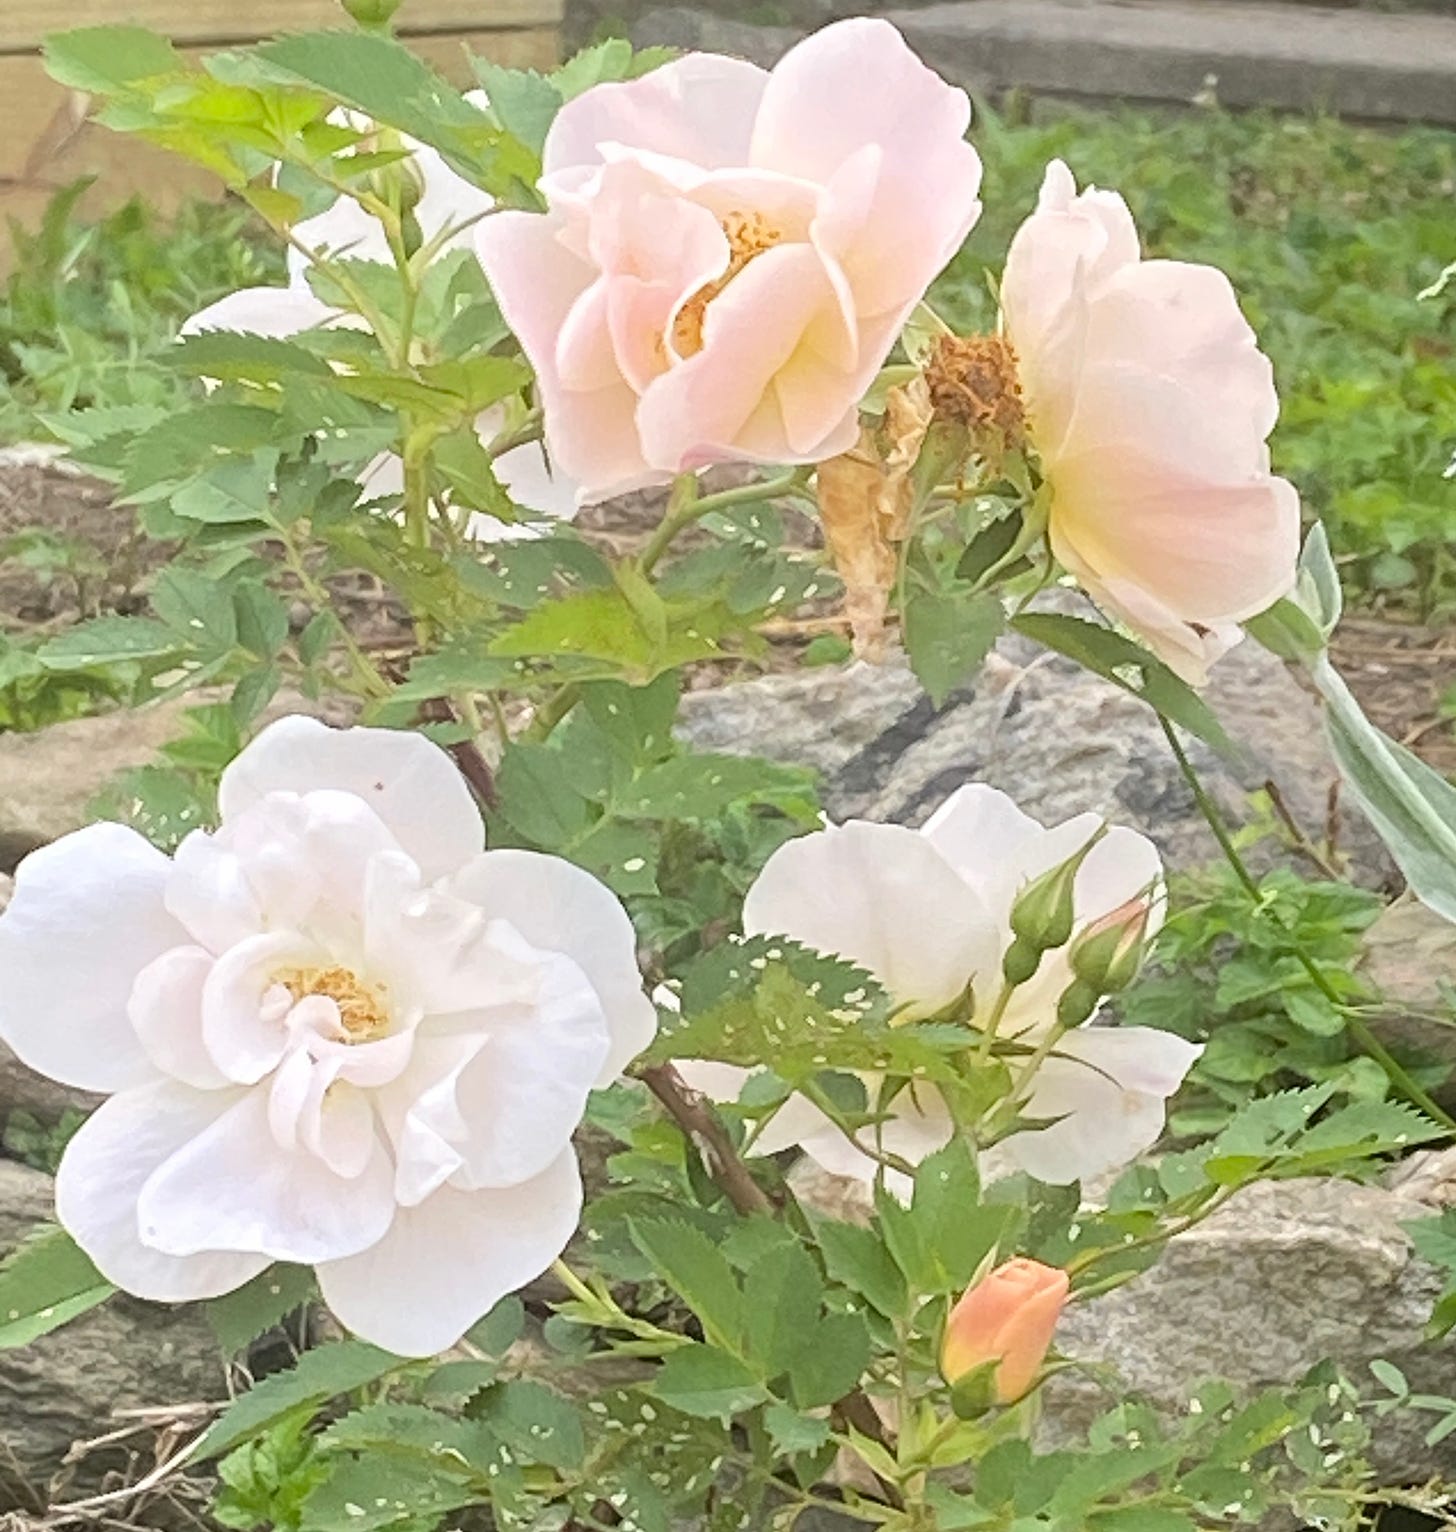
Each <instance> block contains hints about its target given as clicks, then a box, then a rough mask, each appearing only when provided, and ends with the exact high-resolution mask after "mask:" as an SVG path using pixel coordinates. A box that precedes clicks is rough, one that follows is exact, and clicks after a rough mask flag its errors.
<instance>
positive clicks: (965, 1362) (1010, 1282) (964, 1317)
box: [940, 1256, 1069, 1404]
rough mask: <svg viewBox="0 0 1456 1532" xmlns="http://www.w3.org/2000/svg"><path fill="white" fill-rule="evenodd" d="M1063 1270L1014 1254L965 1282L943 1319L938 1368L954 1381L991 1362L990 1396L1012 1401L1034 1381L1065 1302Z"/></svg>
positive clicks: (1048, 1348)
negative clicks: (977, 1278)
mask: <svg viewBox="0 0 1456 1532" xmlns="http://www.w3.org/2000/svg"><path fill="white" fill-rule="evenodd" d="M1068 1288H1069V1283H1068V1279H1067V1274H1066V1272H1065V1271H1062V1270H1060V1269H1059V1268H1058V1267H1056V1266H1044V1265H1043V1264H1042V1263H1041V1262H1040V1261H1033V1260H1029V1259H1027V1258H1026V1257H1024V1256H1023V1257H1018V1258H1017V1259H1016V1260H1014V1261H1007V1262H1005V1263H1004V1264H1003V1265H1001V1266H998V1267H997V1268H996V1269H995V1270H994V1271H993V1272H991V1273H989V1274H988V1275H987V1276H984V1277H982V1278H981V1280H980V1281H979V1282H974V1283H972V1284H971V1286H970V1287H968V1288H967V1289H966V1291H965V1293H964V1295H963V1296H962V1297H961V1300H960V1302H959V1303H957V1304H956V1306H955V1307H954V1308H953V1309H952V1310H951V1312H950V1318H949V1319H948V1320H947V1321H946V1326H945V1335H944V1336H943V1337H942V1339H941V1343H940V1370H941V1373H942V1375H943V1376H944V1377H945V1380H946V1381H947V1382H948V1383H950V1384H952V1385H954V1384H955V1383H956V1382H957V1381H959V1380H960V1379H961V1378H964V1377H966V1376H967V1375H968V1374H970V1373H972V1372H974V1371H975V1370H976V1369H977V1368H978V1367H984V1366H986V1364H988V1363H991V1362H995V1363H998V1364H999V1365H998V1366H997V1368H996V1374H995V1382H994V1387H993V1397H994V1398H995V1401H996V1402H997V1403H998V1404H1014V1403H1015V1402H1016V1401H1017V1400H1018V1399H1020V1398H1021V1397H1022V1395H1023V1394H1025V1393H1026V1392H1027V1390H1028V1389H1030V1387H1031V1386H1032V1384H1033V1383H1035V1382H1036V1379H1037V1375H1038V1374H1039V1373H1040V1371H1041V1367H1042V1363H1043V1362H1044V1361H1045V1360H1046V1354H1047V1352H1048V1351H1049V1350H1050V1349H1051V1344H1052V1332H1053V1331H1054V1330H1055V1329H1056V1327H1057V1320H1058V1319H1059V1318H1060V1317H1061V1313H1062V1308H1063V1307H1064V1305H1065V1304H1066V1301H1067V1292H1068Z"/></svg>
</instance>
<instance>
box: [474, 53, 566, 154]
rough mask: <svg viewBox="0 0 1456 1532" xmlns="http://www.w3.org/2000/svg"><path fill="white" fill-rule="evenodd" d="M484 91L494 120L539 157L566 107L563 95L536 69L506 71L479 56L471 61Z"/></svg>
mask: <svg viewBox="0 0 1456 1532" xmlns="http://www.w3.org/2000/svg"><path fill="white" fill-rule="evenodd" d="M470 62H471V63H472V65H474V68H475V77H476V79H478V80H479V81H480V83H481V84H482V85H483V86H484V87H485V93H486V96H487V97H488V98H489V100H490V112H491V115H492V116H493V117H494V118H495V120H496V121H497V122H498V123H500V125H501V126H502V127H503V128H504V129H505V130H506V132H507V133H511V134H513V135H514V136H515V137H516V138H518V139H520V141H521V142H522V143H523V144H525V146H526V147H527V148H528V149H530V150H532V151H533V152H534V153H536V154H537V155H539V154H540V153H541V150H542V148H543V147H544V145H545V143H546V134H547V131H548V130H549V128H550V127H551V124H552V122H553V121H554V120H555V117H556V114H557V112H559V111H560V110H561V108H562V105H563V99H562V95H561V92H560V91H559V90H558V89H557V88H556V86H555V85H554V84H553V83H552V82H551V81H550V80H548V79H547V78H546V77H545V76H544V75H539V74H537V73H536V72H535V70H533V69H506V68H504V67H502V66H501V65H500V64H493V63H491V61H490V60H489V59H485V58H481V57H480V56H479V55H476V56H475V57H474V58H472V59H471V61H470Z"/></svg>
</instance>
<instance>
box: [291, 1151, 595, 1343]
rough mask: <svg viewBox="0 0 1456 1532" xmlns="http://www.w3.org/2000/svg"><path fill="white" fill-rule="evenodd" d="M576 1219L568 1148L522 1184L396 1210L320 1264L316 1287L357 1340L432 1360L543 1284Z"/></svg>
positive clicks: (439, 1195)
mask: <svg viewBox="0 0 1456 1532" xmlns="http://www.w3.org/2000/svg"><path fill="white" fill-rule="evenodd" d="M580 1213H581V1176H580V1172H579V1171H578V1169H577V1164H576V1154H575V1152H574V1151H573V1150H571V1149H569V1148H568V1149H566V1150H565V1151H564V1152H563V1153H562V1154H561V1155H560V1157H559V1158H558V1159H556V1160H555V1161H554V1162H553V1163H552V1164H551V1166H550V1167H549V1168H548V1169H547V1170H546V1171H544V1172H543V1173H542V1174H541V1175H539V1176H537V1177H536V1178H535V1179H534V1180H531V1181H527V1182H524V1183H523V1184H522V1185H520V1186H512V1187H508V1188H506V1189H504V1190H492V1191H476V1192H462V1191H457V1190H456V1189H455V1188H454V1187H453V1186H443V1187H441V1188H440V1190H439V1191H437V1192H435V1194H434V1195H433V1196H431V1197H429V1198H428V1199H427V1200H426V1201H424V1202H422V1203H421V1204H420V1205H419V1206H418V1207H412V1208H401V1209H400V1211H399V1213H398V1214H397V1216H396V1218H395V1221H394V1225H393V1227H392V1228H391V1229H390V1231H389V1233H388V1234H386V1235H385V1236H384V1238H383V1239H381V1240H380V1241H379V1242H378V1243H377V1244H375V1245H374V1246H372V1247H371V1248H370V1249H368V1250H366V1251H364V1252H363V1253H362V1254H359V1255H355V1256H352V1257H350V1258H348V1259H345V1260H336V1261H325V1262H324V1263H323V1264H321V1265H320V1266H319V1268H318V1279H319V1288H320V1291H321V1292H322V1293H323V1297H324V1301H325V1302H326V1303H327V1304H328V1306H329V1307H330V1308H331V1309H332V1310H333V1311H334V1314H335V1315H336V1316H337V1317H338V1319H339V1320H340V1322H341V1323H343V1324H344V1325H345V1326H347V1327H348V1328H349V1329H350V1330H352V1331H353V1332H354V1334H355V1335H358V1336H360V1337H361V1338H362V1339H364V1340H367V1341H372V1342H373V1343H374V1344H375V1345H376V1346H383V1347H385V1348H386V1349H387V1350H390V1351H393V1352H396V1353H398V1354H399V1355H401V1356H432V1355H434V1354H435V1353H436V1352H439V1351H443V1350H444V1349H445V1348H446V1347H447V1346H453V1345H454V1344H455V1342H456V1341H458V1340H459V1339H460V1337H461V1336H462V1335H463V1334H464V1333H465V1332H466V1330H468V1329H469V1328H470V1326H471V1325H473V1324H474V1323H475V1322H476V1320H478V1319H480V1318H482V1317H483V1316H484V1315H486V1314H487V1313H489V1312H490V1310H491V1309H492V1308H494V1307H495V1305H496V1304H497V1303H498V1302H499V1301H500V1300H501V1299H502V1298H504V1297H505V1296H506V1294H507V1293H512V1292H514V1291H515V1290H516V1289H517V1288H519V1287H522V1286H523V1285H524V1284H525V1283H527V1282H529V1281H531V1280H532V1279H533V1278H534V1277H538V1276H540V1274H541V1273H542V1272H543V1271H545V1270H546V1268H547V1267H548V1266H549V1265H550V1264H551V1262H552V1261H554V1260H555V1259H556V1257H557V1256H558V1255H560V1254H561V1252H562V1251H563V1250H564V1249H565V1248H566V1244H567V1241H568V1240H569V1239H570V1238H571V1236H572V1234H573V1233H574V1232H575V1230H576V1224H577V1219H578V1217H579V1216H580ZM401 1293H406V1294H408V1295H409V1301H408V1302H401V1301H400V1296H399V1295H400V1294H401Z"/></svg>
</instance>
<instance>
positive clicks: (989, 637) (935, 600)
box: [905, 591, 1006, 707]
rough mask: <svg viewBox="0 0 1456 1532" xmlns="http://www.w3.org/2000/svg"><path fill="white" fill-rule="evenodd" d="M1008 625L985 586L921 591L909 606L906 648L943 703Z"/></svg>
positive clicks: (976, 667)
mask: <svg viewBox="0 0 1456 1532" xmlns="http://www.w3.org/2000/svg"><path fill="white" fill-rule="evenodd" d="M1005 625H1006V613H1005V610H1004V609H1003V608H1002V605H1001V602H1000V599H999V598H998V597H996V596H993V595H991V594H990V593H989V592H983V593H982V594H980V595H978V596H968V595H967V594H965V593H964V592H955V591H917V592H916V593H915V594H914V595H912V596H911V597H910V599H909V602H908V603H907V605H906V609H905V648H906V651H907V652H908V653H909V656H910V668H911V669H912V670H913V671H914V672H915V677H916V679H917V680H918V681H919V682H920V684H921V685H922V686H923V687H924V688H925V690H926V692H927V693H928V694H929V696H930V700H931V701H932V702H933V703H934V704H935V705H936V707H940V706H941V704H942V703H944V701H945V700H946V698H947V697H949V696H950V694H951V693H952V692H953V691H955V690H956V688H957V687H960V686H964V685H966V684H967V682H969V681H970V680H971V678H972V677H973V676H974V675H975V674H976V672H977V671H978V670H979V669H980V668H981V662H982V661H983V660H984V659H985V658H986V656H987V654H989V653H990V651H991V646H992V644H994V643H995V642H996V639H997V638H998V637H999V636H1000V634H1001V631H1002V629H1003V628H1004V627H1005Z"/></svg>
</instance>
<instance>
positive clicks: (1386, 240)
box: [934, 108, 1456, 615]
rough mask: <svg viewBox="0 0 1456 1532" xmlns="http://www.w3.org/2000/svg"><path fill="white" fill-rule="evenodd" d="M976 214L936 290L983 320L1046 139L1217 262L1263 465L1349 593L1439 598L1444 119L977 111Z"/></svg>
mask: <svg viewBox="0 0 1456 1532" xmlns="http://www.w3.org/2000/svg"><path fill="white" fill-rule="evenodd" d="M972 137H973V139H974V140H975V142H976V144H977V146H978V147H979V149H980V151H981V157H982V159H983V160H984V161H985V166H986V181H985V187H984V190H983V192H982V198H983V200H984V202H985V208H986V210H985V212H984V213H983V214H982V217H981V220H980V222H979V224H978V225H977V227H976V229H975V230H974V231H973V233H972V235H971V238H970V240H969V241H968V242H967V245H966V248H965V250H964V251H963V252H962V254H961V255H960V256H959V257H957V259H956V260H955V262H954V263H953V264H952V266H951V268H950V270H949V272H948V273H947V274H946V275H945V276H944V277H943V278H942V279H941V281H940V283H939V285H938V289H937V292H936V293H935V295H934V299H935V301H936V302H937V303H938V304H939V305H940V306H941V307H942V309H943V310H944V311H945V313H946V315H947V317H949V318H950V319H951V320H952V322H954V323H956V324H958V325H967V324H974V325H979V326H986V325H988V324H989V323H990V322H991V320H992V317H993V314H994V300H993V298H992V295H991V293H990V291H989V290H988V287H987V284H986V281H985V275H984V269H985V267H986V266H988V265H990V266H994V267H998V268H999V265H1000V262H1001V260H1002V258H1003V256H1004V254H1005V250H1006V246H1007V243H1008V241H1009V240H1010V238H1011V235H1012V233H1013V232H1014V230H1015V228H1016V226H1017V224H1018V223H1019V222H1020V221H1021V219H1022V218H1023V217H1025V215H1026V214H1027V213H1028V212H1029V211H1030V210H1031V208H1032V207H1033V205H1034V204H1035V201H1036V193H1037V188H1038V186H1039V184H1040V181H1041V175H1042V170H1043V167H1044V166H1045V164H1046V162H1047V161H1048V160H1049V159H1052V158H1054V157H1058V156H1060V157H1061V158H1063V159H1065V160H1066V161H1067V163H1068V164H1069V165H1070V166H1071V168H1072V170H1073V172H1074V173H1075V175H1076V176H1077V179H1078V181H1079V183H1080V184H1086V183H1088V182H1092V183H1094V184H1096V185H1099V186H1105V187H1111V188H1116V189H1117V190H1118V191H1120V192H1122V194H1123V195H1124V196H1125V197H1126V199H1127V201H1128V204H1129V206H1130V207H1131V208H1132V211H1133V215H1134V217H1135V218H1136V219H1137V221H1138V225H1139V228H1140V230H1141V232H1142V237H1143V244H1144V248H1145V250H1146V251H1147V252H1148V253H1149V254H1151V255H1156V256H1164V257H1171V258H1175V259H1180V260H1190V261H1209V262H1212V263H1213V264H1214V265H1217V266H1219V267H1221V268H1222V269H1223V270H1225V271H1226V272H1227V273H1228V274H1229V276H1230V278H1231V279H1232V280H1233V283H1234V286H1235V287H1236V288H1237V289H1238V292H1239V295H1240V297H1241V299H1242V301H1243V305H1244V311H1245V313H1247V315H1248V316H1249V319H1250V320H1251V321H1252V323H1253V324H1254V326H1255V328H1256V329H1257V331H1258V333H1259V336H1260V340H1261V342H1262V344H1263V345H1264V347H1265V349H1266V350H1267V351H1268V352H1269V354H1270V356H1271V357H1272V358H1273V360H1274V368H1275V376H1276V378H1277V380H1278V384H1279V390H1280V395H1281V398H1282V400H1283V412H1282V416H1281V419H1280V423H1279V426H1278V428H1277V430H1276V432H1275V434H1274V438H1273V455H1274V464H1275V467H1276V469H1277V470H1278V471H1279V472H1281V473H1283V474H1285V475H1287V476H1288V477H1289V478H1290V479H1292V480H1293V481H1294V482H1295V484H1296V485H1297V486H1298V487H1299V490H1300V492H1301V494H1302V496H1303V498H1304V503H1305V507H1306V511H1307V513H1308V514H1309V515H1310V516H1318V517H1320V518H1321V519H1323V521H1324V522H1325V524H1326V526H1327V527H1328V528H1329V531H1330V538H1331V541H1332V543H1333V544H1334V547H1335V549H1336V550H1337V552H1338V554H1339V555H1340V559H1341V565H1342V573H1343V575H1344V578H1345V582H1346V584H1347V585H1348V586H1349V587H1350V588H1351V590H1352V592H1354V593H1357V594H1359V595H1362V596H1365V597H1367V598H1368V597H1370V596H1372V595H1375V594H1376V593H1379V592H1392V593H1395V594H1396V595H1397V598H1398V599H1399V601H1400V602H1401V603H1402V604H1403V605H1406V606H1409V607H1414V608H1416V609H1418V610H1420V611H1421V612H1422V613H1424V614H1427V615H1429V614H1433V613H1437V612H1440V611H1443V610H1444V611H1448V612H1449V611H1450V610H1451V609H1453V608H1456V480H1451V479H1443V477H1442V473H1443V471H1444V470H1445V468H1446V467H1447V465H1448V464H1449V463H1450V461H1451V451H1452V447H1453V446H1456V287H1452V286H1448V287H1447V289H1446V291H1445V292H1444V293H1442V294H1440V295H1437V296H1433V297H1431V298H1428V299H1426V300H1425V301H1421V300H1420V299H1419V298H1418V296H1417V295H1418V294H1419V293H1420V292H1421V291H1422V289H1424V288H1427V287H1429V286H1430V285H1431V284H1432V283H1434V282H1435V281H1436V279H1437V278H1438V277H1439V275H1440V273H1441V271H1442V269H1443V268H1444V267H1445V266H1446V264H1447V263H1448V262H1449V261H1451V259H1452V257H1453V255H1456V248H1453V241H1456V233H1453V229H1456V225H1453V221H1452V216H1451V208H1452V197H1453V193H1456V134H1453V133H1450V132H1444V131H1441V130H1439V129H1434V128H1429V129H1428V128H1406V129H1402V130H1400V131H1391V130H1384V129H1377V128H1368V127H1356V126H1353V125H1351V124H1347V123H1342V122H1339V121H1337V120H1335V119H1332V118H1310V117H1299V116H1292V117H1291V116H1275V115H1273V114H1270V113H1250V114H1244V115H1237V116H1236V115H1232V114H1229V113H1225V112H1222V111H1219V110H1218V109H1216V108H1205V109H1201V110H1197V111H1192V112H1182V113H1163V114H1153V113H1149V112H1136V111H1132V110H1127V109H1123V110H1115V111H1098V112H1092V111H1062V110H1059V111H1058V112H1057V113H1056V115H1055V116H1054V117H1050V118H1049V119H1048V120H1045V121H1036V122H1029V123H1022V122H1016V123H1013V122H1012V121H1010V120H1009V118H1008V117H1007V116H998V115H996V114H994V113H992V112H990V111H987V110H985V109H981V110H979V111H978V112H977V116H976V122H975V124H974V125H973V127H972Z"/></svg>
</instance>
